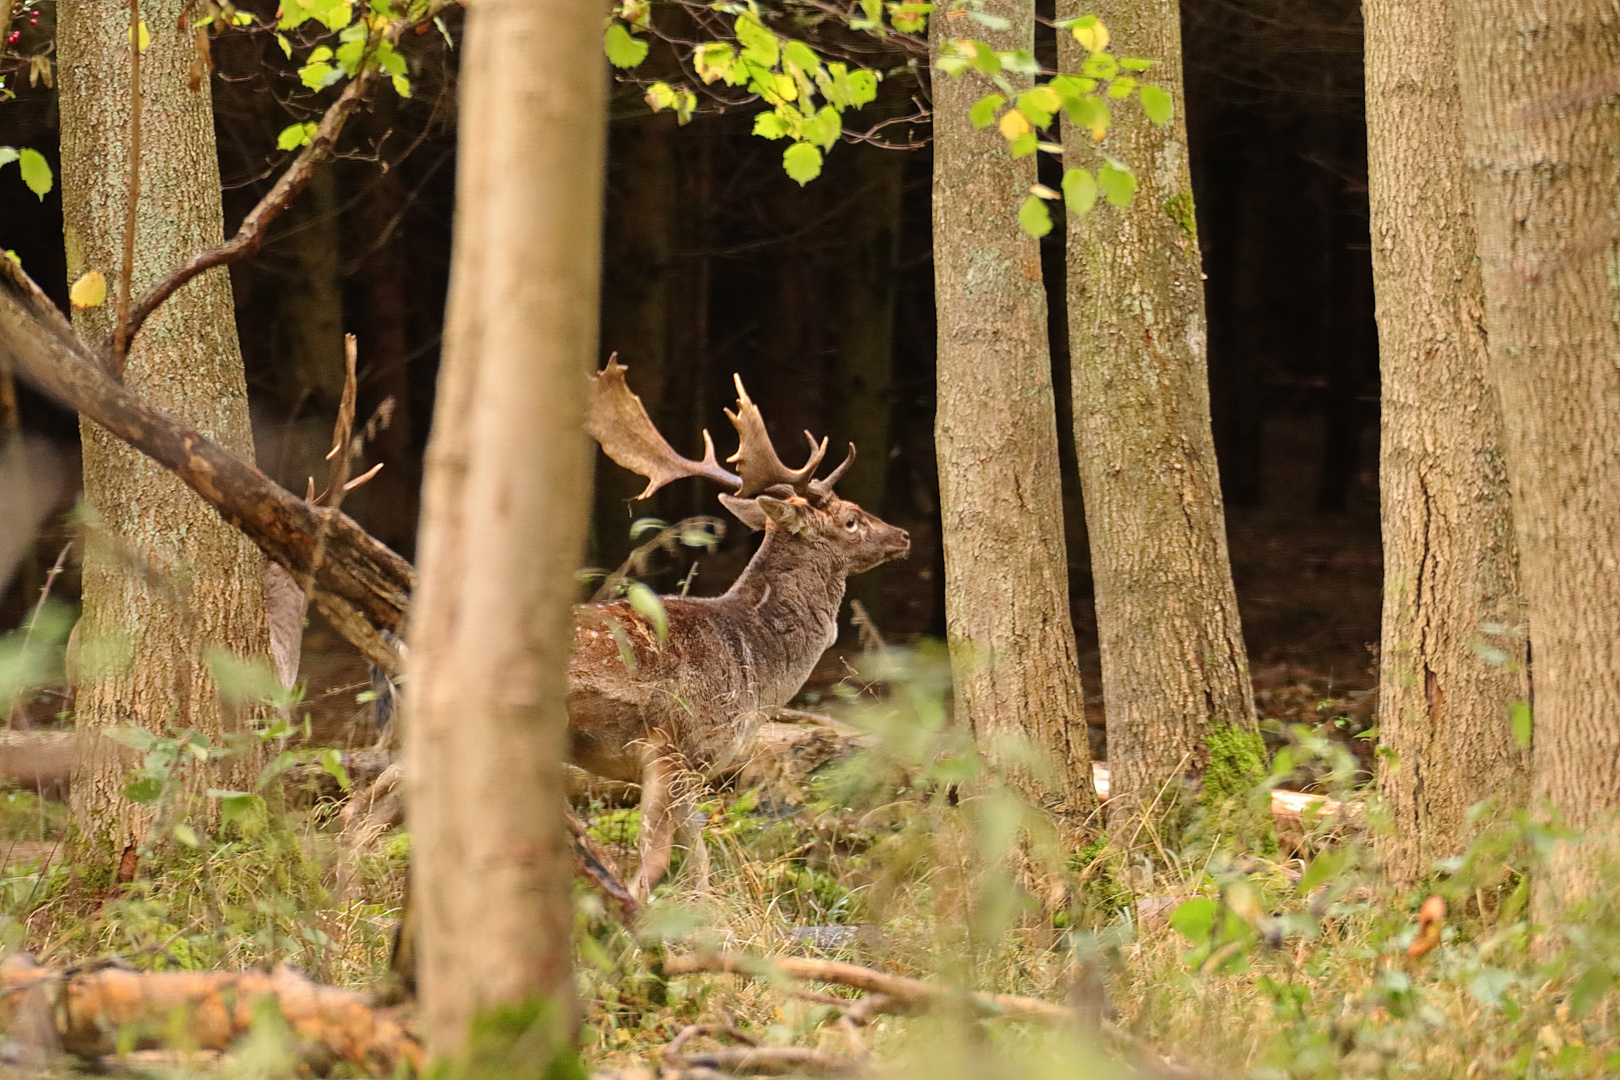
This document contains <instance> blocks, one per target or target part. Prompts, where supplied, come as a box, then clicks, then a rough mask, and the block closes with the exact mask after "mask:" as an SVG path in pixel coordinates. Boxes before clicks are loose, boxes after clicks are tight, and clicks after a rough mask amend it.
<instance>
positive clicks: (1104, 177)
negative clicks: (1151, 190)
mask: <svg viewBox="0 0 1620 1080" xmlns="http://www.w3.org/2000/svg"><path fill="white" fill-rule="evenodd" d="M1097 186H1098V187H1099V188H1101V189H1102V193H1103V197H1104V198H1105V199H1107V200H1108V203H1109V205H1110V206H1129V205H1131V199H1132V198H1134V197H1135V195H1136V177H1135V176H1134V175H1132V173H1131V171H1130V170H1129V169H1127V168H1125V167H1124V166H1123V165H1117V164H1115V163H1113V162H1109V163H1108V164H1107V165H1104V166H1103V167H1102V168H1100V169H1098V170H1097Z"/></svg>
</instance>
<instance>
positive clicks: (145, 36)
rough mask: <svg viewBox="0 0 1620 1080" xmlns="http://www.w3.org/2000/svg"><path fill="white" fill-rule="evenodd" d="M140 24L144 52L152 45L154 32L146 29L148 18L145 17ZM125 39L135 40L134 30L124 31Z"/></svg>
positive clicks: (142, 50)
mask: <svg viewBox="0 0 1620 1080" xmlns="http://www.w3.org/2000/svg"><path fill="white" fill-rule="evenodd" d="M140 25H141V52H142V53H143V54H144V53H145V52H146V50H147V49H149V48H151V47H152V34H151V31H149V30H147V29H146V20H145V19H142V20H141V24H140ZM124 40H125V41H133V40H135V36H134V33H133V32H132V31H129V30H125V31H124Z"/></svg>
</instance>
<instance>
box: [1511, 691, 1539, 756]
mask: <svg viewBox="0 0 1620 1080" xmlns="http://www.w3.org/2000/svg"><path fill="white" fill-rule="evenodd" d="M1508 723H1509V724H1511V725H1512V727H1513V741H1514V742H1516V743H1518V744H1519V749H1521V750H1528V749H1529V748H1530V737H1531V735H1532V733H1533V731H1534V726H1533V721H1532V720H1531V716H1530V703H1529V702H1528V701H1515V702H1514V703H1513V704H1512V706H1511V707H1509V709H1508Z"/></svg>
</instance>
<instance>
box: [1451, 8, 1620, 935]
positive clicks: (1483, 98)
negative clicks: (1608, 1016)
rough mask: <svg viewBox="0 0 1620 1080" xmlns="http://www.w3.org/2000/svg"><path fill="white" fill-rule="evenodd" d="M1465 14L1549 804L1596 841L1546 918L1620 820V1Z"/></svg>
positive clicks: (1543, 891)
mask: <svg viewBox="0 0 1620 1080" xmlns="http://www.w3.org/2000/svg"><path fill="white" fill-rule="evenodd" d="M1456 18H1457V75H1458V85H1459V87H1460V89H1461V91H1462V115H1463V145H1464V149H1465V155H1466V157H1465V160H1466V163H1467V168H1468V172H1469V175H1470V179H1471V180H1472V182H1473V194H1474V199H1475V203H1474V207H1475V211H1474V212H1475V221H1476V227H1477V229H1478V234H1479V255H1480V262H1481V269H1482V272H1483V276H1484V281H1485V300H1486V304H1485V322H1486V325H1487V326H1488V327H1489V328H1490V359H1491V372H1492V375H1493V377H1494V379H1495V382H1496V387H1497V392H1498V394H1499V398H1500V401H1501V405H1502V417H1503V426H1504V428H1505V430H1506V433H1507V438H1506V445H1507V472H1508V478H1509V480H1510V481H1511V483H1512V485H1513V520H1514V532H1515V536H1516V538H1517V540H1518V545H1519V559H1520V571H1521V576H1522V580H1523V588H1524V594H1525V598H1526V601H1527V605H1528V613H1529V622H1530V641H1531V648H1532V650H1533V653H1534V670H1533V676H1534V679H1535V735H1534V741H1533V746H1532V749H1531V771H1532V785H1531V794H1532V798H1533V799H1534V800H1535V801H1536V802H1537V803H1538V804H1540V803H1542V802H1543V801H1545V803H1546V804H1549V805H1550V806H1551V807H1552V808H1553V809H1554V810H1556V811H1557V812H1558V814H1559V815H1560V816H1561V817H1562V818H1563V819H1564V821H1566V822H1567V823H1568V824H1570V825H1572V826H1575V827H1577V828H1580V829H1585V830H1594V831H1596V833H1597V834H1598V835H1595V836H1592V837H1589V838H1588V841H1589V842H1587V843H1583V844H1580V845H1576V844H1563V845H1560V847H1559V849H1558V851H1557V853H1556V854H1555V856H1554V858H1553V863H1552V867H1551V869H1550V872H1549V873H1547V874H1545V875H1543V876H1542V877H1541V878H1540V879H1538V883H1537V887H1536V890H1535V892H1534V894H1533V898H1532V912H1533V914H1534V915H1535V916H1536V917H1537V921H1538V922H1542V921H1550V920H1552V919H1554V918H1556V917H1558V916H1559V915H1560V914H1561V913H1563V912H1564V911H1565V905H1566V904H1568V903H1570V902H1572V901H1576V900H1579V899H1581V898H1582V897H1584V896H1587V895H1589V894H1590V893H1591V892H1592V890H1593V889H1595V888H1596V887H1597V885H1598V881H1597V878H1596V877H1595V874H1596V871H1597V869H1598V865H1599V862H1600V861H1601V860H1602V859H1604V858H1605V857H1608V856H1612V855H1613V854H1614V853H1615V845H1614V843H1613V842H1612V841H1613V839H1614V836H1615V831H1614V815H1615V813H1616V811H1617V810H1620V634H1616V633H1615V627H1616V626H1617V625H1620V541H1617V540H1616V535H1617V534H1616V531H1615V523H1616V522H1617V521H1620V452H1617V449H1616V448H1617V447H1620V364H1617V363H1616V357H1620V245H1617V242H1616V236H1617V233H1620V230H1617V227H1616V206H1615V193H1616V192H1617V191H1620V97H1616V96H1615V94H1614V89H1613V87H1614V72H1615V71H1616V70H1620V6H1616V5H1615V4H1614V3H1612V2H1610V3H1602V4H1592V3H1586V2H1583V0H1547V2H1545V3H1539V4H1524V3H1520V2H1518V0H1470V2H1468V3H1464V4H1459V5H1458V6H1457V9H1456ZM1611 884H1612V883H1611Z"/></svg>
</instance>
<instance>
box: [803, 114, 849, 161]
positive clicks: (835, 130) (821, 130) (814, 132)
mask: <svg viewBox="0 0 1620 1080" xmlns="http://www.w3.org/2000/svg"><path fill="white" fill-rule="evenodd" d="M843 132H844V125H843V122H842V121H841V120H840V119H839V117H838V110H837V109H835V108H833V107H832V106H831V105H823V106H822V107H821V109H820V111H818V112H817V113H816V114H815V115H814V116H812V117H810V118H809V119H808V120H806V121H805V124H804V139H805V141H806V142H811V143H815V144H816V145H817V146H819V147H821V149H822V150H823V151H827V150H831V149H832V148H833V144H834V143H836V142H837V141H838V136H839V135H841V134H843Z"/></svg>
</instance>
